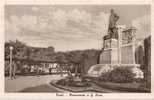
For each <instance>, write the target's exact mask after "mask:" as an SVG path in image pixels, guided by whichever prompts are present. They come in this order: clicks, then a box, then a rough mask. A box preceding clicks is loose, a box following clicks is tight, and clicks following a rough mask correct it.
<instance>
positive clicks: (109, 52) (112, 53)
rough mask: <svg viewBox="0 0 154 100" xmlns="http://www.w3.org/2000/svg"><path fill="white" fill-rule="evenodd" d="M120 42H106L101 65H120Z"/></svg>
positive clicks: (108, 40) (112, 40) (109, 40)
mask: <svg viewBox="0 0 154 100" xmlns="http://www.w3.org/2000/svg"><path fill="white" fill-rule="evenodd" d="M117 46H118V41H117V40H116V39H112V38H111V39H107V40H104V49H103V50H102V53H101V54H100V60H99V63H100V64H117V63H118V48H117Z"/></svg>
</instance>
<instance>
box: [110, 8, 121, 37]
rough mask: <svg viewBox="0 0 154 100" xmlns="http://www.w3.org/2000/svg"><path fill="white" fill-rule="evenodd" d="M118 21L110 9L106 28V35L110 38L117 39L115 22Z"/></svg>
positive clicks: (117, 17)
mask: <svg viewBox="0 0 154 100" xmlns="http://www.w3.org/2000/svg"><path fill="white" fill-rule="evenodd" d="M118 20H119V16H118V15H117V14H116V13H115V12H114V10H113V9H111V15H110V17H109V27H108V34H109V36H110V38H116V39H117V38H118V33H117V30H118V29H117V27H116V26H117V25H116V23H117V21H118Z"/></svg>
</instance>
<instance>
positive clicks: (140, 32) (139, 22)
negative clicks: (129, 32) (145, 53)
mask: <svg viewBox="0 0 154 100" xmlns="http://www.w3.org/2000/svg"><path fill="white" fill-rule="evenodd" d="M150 19H151V18H150V15H144V16H142V17H138V18H136V19H134V20H133V21H132V25H133V26H135V27H136V28H137V33H136V37H137V38H145V37H147V36H149V35H150V34H151V25H150V24H151V20H150Z"/></svg>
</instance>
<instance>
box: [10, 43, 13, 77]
mask: <svg viewBox="0 0 154 100" xmlns="http://www.w3.org/2000/svg"><path fill="white" fill-rule="evenodd" d="M12 51H13V47H12V46H10V79H11V78H12Z"/></svg>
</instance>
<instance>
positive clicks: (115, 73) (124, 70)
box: [100, 67, 135, 83]
mask: <svg viewBox="0 0 154 100" xmlns="http://www.w3.org/2000/svg"><path fill="white" fill-rule="evenodd" d="M134 76H135V74H134V73H132V71H131V68H129V67H118V68H115V69H114V70H112V71H111V72H107V73H104V74H102V75H101V77H100V80H103V81H111V82H116V83H127V82H133V80H134Z"/></svg>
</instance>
